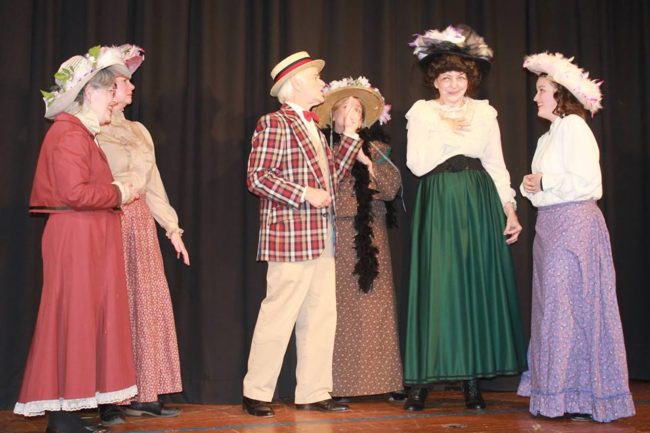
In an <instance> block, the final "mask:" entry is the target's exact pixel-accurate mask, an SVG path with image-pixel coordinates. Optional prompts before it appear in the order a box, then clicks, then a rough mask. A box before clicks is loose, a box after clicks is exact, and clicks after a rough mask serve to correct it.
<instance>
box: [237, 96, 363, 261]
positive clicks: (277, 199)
mask: <svg viewBox="0 0 650 433" xmlns="http://www.w3.org/2000/svg"><path fill="white" fill-rule="evenodd" d="M319 135H320V140H321V143H318V145H320V146H323V147H324V148H325V150H326V153H327V160H328V163H329V169H330V184H329V187H328V189H329V191H331V192H333V201H332V204H333V208H334V209H336V203H335V198H336V185H337V184H338V179H339V178H342V177H343V176H344V175H345V172H346V171H349V170H350V168H351V167H352V164H353V163H354V161H355V157H356V154H357V152H358V151H359V148H360V147H361V140H354V139H351V138H348V137H345V138H344V139H343V141H342V143H341V145H340V146H338V147H337V149H336V150H335V151H332V150H330V149H329V146H327V140H326V139H325V136H324V135H323V134H322V133H321V132H319ZM317 158H318V157H317V154H316V148H315V147H314V143H312V140H311V138H310V136H309V132H308V130H307V127H306V126H305V124H304V123H303V122H302V120H301V119H300V117H299V116H298V114H297V113H296V112H295V111H294V110H293V109H292V108H291V107H289V106H288V105H283V106H282V107H281V108H280V109H279V110H278V111H276V112H273V113H270V114H267V115H265V116H263V117H261V118H260V119H259V120H258V122H257V127H256V128H255V133H253V138H252V149H251V153H250V156H249V157H248V170H247V177H246V184H247V186H248V189H249V190H250V191H251V192H252V193H253V194H255V195H257V196H258V197H259V198H260V231H259V244H258V248H257V260H259V261H272V262H298V261H303V260H313V259H316V258H318V257H319V256H320V255H321V253H322V252H323V250H324V249H325V239H326V237H327V232H328V214H327V213H328V212H327V209H317V208H315V207H313V206H311V205H310V204H309V202H307V201H301V197H302V195H303V192H304V190H305V188H306V187H307V186H311V187H313V188H320V189H325V178H324V177H323V173H322V172H321V169H320V167H319V165H318V159H317Z"/></svg>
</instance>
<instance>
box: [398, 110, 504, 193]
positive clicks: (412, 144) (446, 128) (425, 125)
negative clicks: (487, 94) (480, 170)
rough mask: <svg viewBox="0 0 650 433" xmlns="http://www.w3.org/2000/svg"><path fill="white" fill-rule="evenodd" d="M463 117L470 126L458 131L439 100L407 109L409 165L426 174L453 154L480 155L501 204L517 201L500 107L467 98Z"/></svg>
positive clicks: (474, 156) (414, 171)
mask: <svg viewBox="0 0 650 433" xmlns="http://www.w3.org/2000/svg"><path fill="white" fill-rule="evenodd" d="M465 104H466V106H465V108H464V109H463V110H464V112H463V117H464V118H465V119H466V120H468V122H469V128H468V130H467V131H464V132H462V133H456V132H454V131H453V130H452V129H451V126H450V125H449V124H448V123H447V122H446V121H444V120H443V117H442V116H444V115H445V114H444V107H442V106H441V105H440V104H439V103H438V102H437V101H435V100H428V101H425V100H419V101H417V102H416V103H415V104H413V106H412V107H411V109H410V110H409V111H408V113H406V119H407V120H408V123H407V129H408V144H407V150H406V165H407V166H408V168H409V169H410V170H411V171H412V172H413V174H414V175H416V176H423V175H425V174H427V173H428V172H430V171H431V170H433V169H434V168H436V167H437V166H438V165H439V164H440V163H442V162H444V161H446V160H447V159H449V158H451V157H452V156H456V155H465V156H468V157H471V158H478V159H480V160H481V163H482V165H483V167H484V168H485V170H486V171H487V173H488V174H489V175H490V177H491V178H492V180H493V181H494V184H495V186H496V189H497V192H498V194H499V198H500V199H501V204H502V205H505V204H506V203H512V204H513V205H516V202H515V195H516V194H515V191H514V190H513V189H512V188H511V186H510V173H508V170H507V169H506V165H505V162H504V160H503V151H502V149H501V133H500V131H499V124H498V122H497V111H496V110H495V109H494V108H493V107H492V106H491V105H490V104H489V103H488V101H480V100H475V99H471V98H465Z"/></svg>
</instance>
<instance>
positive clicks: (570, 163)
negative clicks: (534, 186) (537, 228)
mask: <svg viewBox="0 0 650 433" xmlns="http://www.w3.org/2000/svg"><path fill="white" fill-rule="evenodd" d="M599 160H600V152H599V151H598V143H596V138H595V137H594V134H593V132H591V129H590V128H589V126H588V125H587V123H586V122H585V121H584V119H583V118H582V117H580V116H577V115H575V114H570V115H568V116H566V117H563V118H562V117H558V118H556V119H555V120H554V121H553V122H552V123H551V128H550V129H549V130H548V131H547V132H546V133H545V134H544V135H542V136H541V137H539V140H537V148H536V149H535V155H534V156H533V163H532V172H533V173H541V174H542V188H543V190H542V191H540V192H537V193H527V192H526V191H524V188H523V184H522V185H521V186H520V187H519V189H520V191H521V193H522V194H523V195H524V196H525V197H527V198H528V199H529V200H530V201H531V203H532V204H533V206H536V207H540V206H549V205H553V204H559V203H568V202H573V201H583V200H598V199H600V198H601V197H602V195H603V187H602V178H601V173H600V163H599Z"/></svg>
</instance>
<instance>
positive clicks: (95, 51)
mask: <svg viewBox="0 0 650 433" xmlns="http://www.w3.org/2000/svg"><path fill="white" fill-rule="evenodd" d="M101 50H102V46H101V45H96V46H94V47H92V48H90V49H89V50H88V54H89V55H90V56H91V57H94V58H95V59H96V58H97V57H98V56H99V52H100V51H101Z"/></svg>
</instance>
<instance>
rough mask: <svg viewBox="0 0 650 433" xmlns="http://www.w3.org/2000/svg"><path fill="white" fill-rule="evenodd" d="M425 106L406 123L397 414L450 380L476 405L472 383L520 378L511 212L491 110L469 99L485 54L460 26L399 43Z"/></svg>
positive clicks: (515, 225)
mask: <svg viewBox="0 0 650 433" xmlns="http://www.w3.org/2000/svg"><path fill="white" fill-rule="evenodd" d="M411 46H412V47H414V48H415V50H414V54H415V55H416V56H417V58H418V60H419V64H420V66H421V67H422V70H423V72H424V82H425V86H426V87H427V88H428V89H429V90H430V91H431V92H432V93H433V97H434V99H432V100H426V101H425V100H420V101H417V102H416V103H415V104H413V107H411V109H410V110H409V112H408V113H407V114H406V118H407V119H408V126H407V127H408V147H407V155H406V159H407V161H406V164H407V166H408V167H409V168H410V169H411V171H412V172H413V174H415V175H416V176H418V177H419V178H420V179H419V183H418V187H417V193H416V202H415V209H414V211H413V223H412V247H411V272H410V282H409V303H408V318H407V339H406V356H405V362H404V364H405V382H406V384H407V385H410V386H411V387H412V388H411V390H410V393H409V398H408V399H407V401H406V403H405V409H407V410H422V409H423V407H424V402H425V399H426V396H427V386H428V385H429V384H430V383H432V382H437V381H453V380H460V381H462V388H463V391H464V396H465V404H466V406H467V407H468V408H470V409H483V408H485V401H484V400H483V397H482V395H481V393H480V390H479V388H478V382H477V379H478V378H490V377H494V376H497V375H514V374H519V373H521V372H522V371H524V370H525V369H526V356H525V341H524V336H523V327H522V322H521V317H520V312H519V303H518V297H517V288H516V283H515V275H514V270H513V264H512V257H511V253H510V249H509V247H508V245H511V244H513V243H514V242H516V241H517V238H518V236H519V233H520V232H521V225H520V224H519V220H518V218H517V214H516V213H515V205H516V202H515V198H514V197H515V192H514V190H513V189H512V188H511V187H510V175H509V173H508V170H507V169H506V166H505V163H504V159H503V152H502V149H501V138H500V132H499V124H498V123H497V112H496V110H495V109H494V108H493V107H492V106H491V105H490V104H489V103H488V101H484V100H476V99H472V98H471V97H470V96H468V95H472V94H473V92H474V91H475V90H476V88H477V86H478V85H479V83H480V80H481V78H482V77H483V76H484V75H485V73H486V72H487V71H488V69H489V66H490V61H491V59H492V50H491V49H490V48H489V47H488V45H487V44H486V43H485V42H484V40H483V38H482V37H480V36H479V35H478V34H476V33H475V32H474V31H473V30H472V29H471V28H470V27H468V26H466V25H459V26H449V27H447V28H446V29H445V30H444V31H442V32H441V31H438V30H429V31H427V32H426V33H424V34H423V35H418V36H417V37H416V39H415V40H414V41H413V42H412V43H411Z"/></svg>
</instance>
